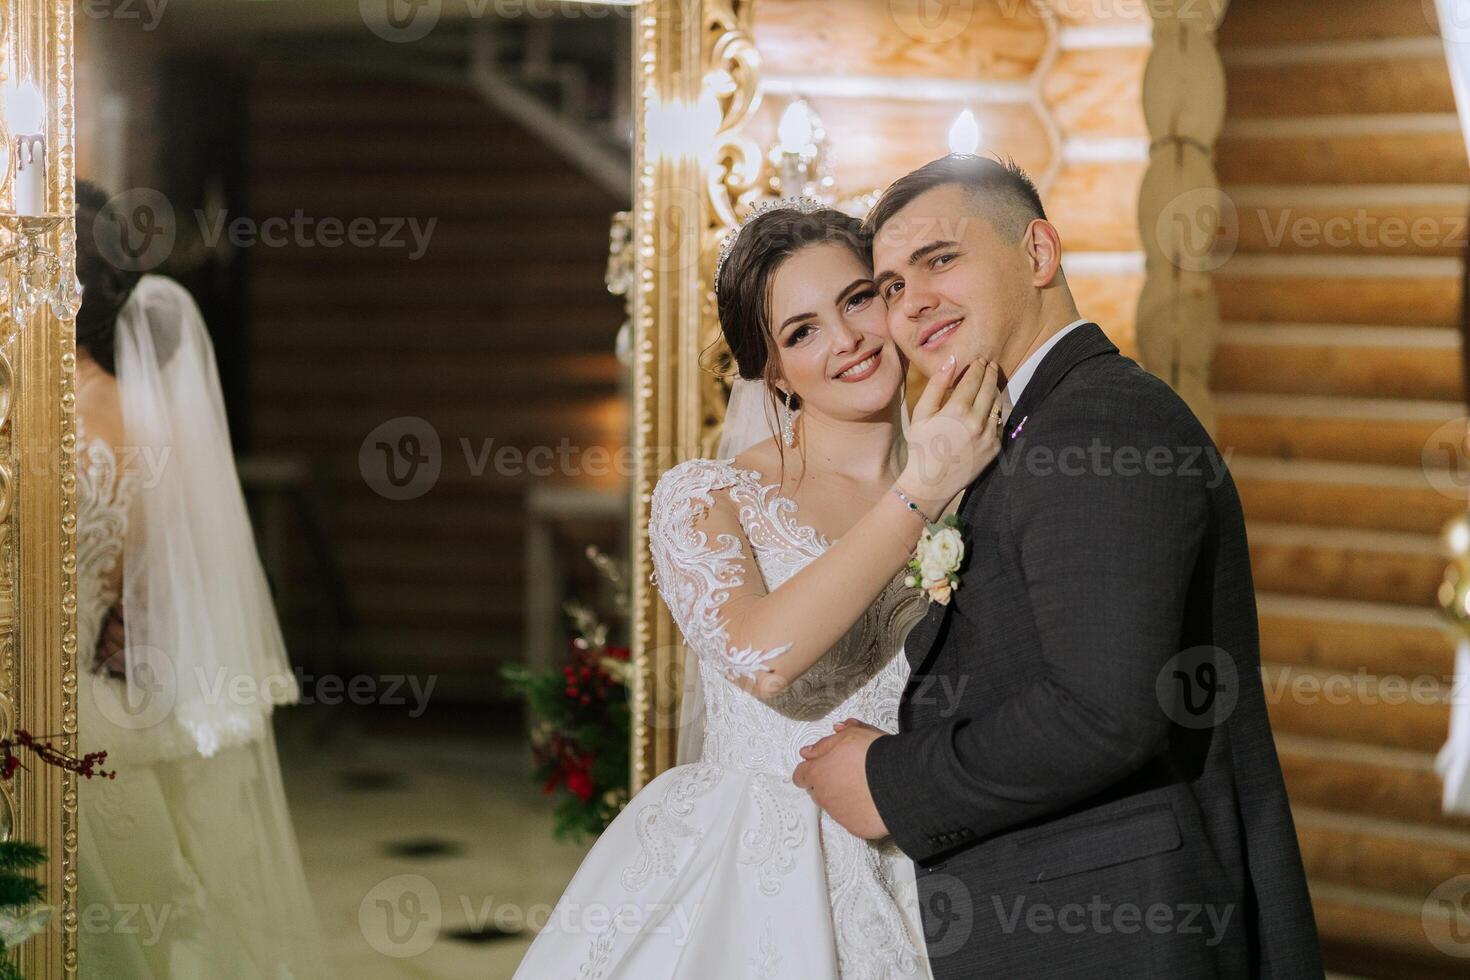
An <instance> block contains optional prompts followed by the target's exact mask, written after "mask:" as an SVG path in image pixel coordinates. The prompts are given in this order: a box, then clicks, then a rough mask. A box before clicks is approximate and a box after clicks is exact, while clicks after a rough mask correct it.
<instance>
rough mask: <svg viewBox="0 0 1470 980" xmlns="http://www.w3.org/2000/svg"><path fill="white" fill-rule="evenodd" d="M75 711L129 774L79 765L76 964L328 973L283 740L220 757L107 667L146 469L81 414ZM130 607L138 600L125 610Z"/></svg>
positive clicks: (82, 740) (188, 971) (143, 973)
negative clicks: (100, 662) (289, 817)
mask: <svg viewBox="0 0 1470 980" xmlns="http://www.w3.org/2000/svg"><path fill="white" fill-rule="evenodd" d="M77 428H78V442H77V446H78V451H77V714H78V743H79V746H80V749H81V751H82V752H93V751H98V750H104V749H105V750H106V751H107V753H108V755H107V760H106V762H105V763H104V768H106V769H110V770H116V772H117V778H116V779H95V778H94V779H80V778H79V779H78V780H77V783H78V796H79V806H78V811H79V818H80V839H79V841H78V857H79V876H78V877H79V880H78V893H79V894H78V899H79V902H78V904H79V916H80V919H79V924H78V932H79V955H80V966H79V975H80V976H81V977H83V978H97V980H145V978H159V980H163V978H177V980H194V978H206V977H208V978H215V977H218V978H225V977H230V978H240V980H246V978H248V980H290V978H296V980H316V978H319V977H326V976H329V970H328V967H327V966H326V963H325V961H324V959H323V958H322V951H321V936H320V934H319V933H318V932H317V930H316V927H315V918H314V914H313V912H312V907H311V903H310V898H309V896H308V893H307V890H306V882H305V879H304V877H303V875H302V872H301V861H300V857H299V855H298V853H297V850H296V842H295V839H294V836H293V834H292V832H291V828H290V826H289V823H287V824H285V826H282V823H281V820H280V819H279V818H278V817H277V816H276V815H278V814H284V813H285V803H284V791H283V789H282V786H281V777H280V769H279V766H278V763H277V760H276V750H275V741H274V739H273V738H272V737H271V734H270V731H269V727H268V726H267V728H266V732H265V735H264V737H263V738H260V739H256V740H254V741H251V742H247V743H245V744H237V745H231V746H228V747H224V748H221V749H220V750H219V751H218V752H216V753H215V754H214V755H212V756H211V757H209V758H204V757H202V756H201V755H199V754H198V752H197V751H195V746H194V743H193V741H192V739H190V738H189V736H188V733H187V732H185V730H184V729H183V728H181V727H180V726H178V725H175V724H172V723H170V722H169V721H167V720H166V719H164V718H160V717H154V716H153V715H152V714H151V706H150V705H148V704H147V703H146V702H130V701H129V699H128V698H127V697H126V695H125V694H124V693H123V692H124V690H125V685H124V683H123V681H122V680H120V679H118V678H115V677H110V676H108V675H106V674H99V673H94V672H93V671H92V670H91V669H90V668H91V664H92V651H93V650H94V649H95V648H96V645H97V639H98V635H99V632H100V630H101V628H102V624H103V621H104V619H105V618H106V616H107V614H108V611H109V610H110V609H111V607H112V606H113V604H114V603H116V602H117V600H118V598H119V596H120V594H121V570H120V568H119V567H118V565H119V562H120V560H121V558H122V555H123V550H124V542H125V540H126V537H127V532H128V525H129V519H130V512H132V511H134V503H135V498H136V496H137V494H138V492H139V489H140V488H139V474H138V473H136V472H130V471H129V469H130V468H129V467H126V466H124V467H119V465H118V458H117V454H116V453H115V452H114V450H113V448H112V447H111V446H109V445H108V444H107V443H106V442H104V441H103V440H101V439H95V438H88V436H87V434H86V431H85V429H84V427H83V425H82V421H81V419H80V417H79V418H78V422H77ZM124 615H125V616H126V610H124Z"/></svg>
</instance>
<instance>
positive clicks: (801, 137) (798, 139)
mask: <svg viewBox="0 0 1470 980" xmlns="http://www.w3.org/2000/svg"><path fill="white" fill-rule="evenodd" d="M812 130H813V126H812V107H811V106H809V105H807V104H806V101H805V100H804V99H797V100H796V101H795V102H793V103H791V104H790V105H789V106H787V107H786V111H785V112H783V113H781V122H780V123H779V124H778V125H777V126H776V141H777V142H778V143H779V144H780V146H781V152H782V153H790V154H792V155H794V156H800V155H802V154H803V153H809V152H810V150H809V149H808V147H810V146H811V142H812Z"/></svg>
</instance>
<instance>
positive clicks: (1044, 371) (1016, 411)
mask: <svg viewBox="0 0 1470 980" xmlns="http://www.w3.org/2000/svg"><path fill="white" fill-rule="evenodd" d="M1116 353H1118V348H1117V347H1115V346H1114V345H1113V342H1112V341H1111V340H1108V335H1107V334H1105V333H1103V331H1102V328H1101V327H1099V326H1098V325H1097V324H1095V323H1084V324H1082V326H1080V327H1078V328H1077V329H1076V330H1073V331H1072V332H1071V333H1069V334H1067V336H1065V337H1063V338H1062V339H1061V340H1059V341H1057V345H1056V346H1055V347H1053V348H1052V349H1051V350H1049V351H1047V354H1046V357H1044V358H1042V359H1041V363H1040V364H1038V365H1037V366H1036V373H1035V374H1033V375H1032V376H1031V380H1030V382H1028V383H1027V385H1026V390H1025V391H1023V392H1021V400H1020V401H1018V402H1017V403H1016V405H1015V407H1014V408H1013V409H1011V417H1010V418H1009V419H1008V420H1007V422H1006V434H1005V437H1004V438H1003V439H1002V440H1001V444H1000V449H1001V452H1002V453H1005V452H1008V451H1009V450H1010V448H1011V446H1012V444H1013V443H1015V442H1016V441H1017V440H1018V439H1019V438H1020V436H1021V434H1022V433H1023V432H1024V431H1025V428H1026V420H1027V419H1028V418H1030V417H1031V413H1033V412H1035V411H1036V410H1037V409H1038V408H1039V407H1040V405H1041V402H1042V400H1043V399H1045V398H1046V396H1047V395H1049V394H1051V392H1052V389H1054V388H1056V386H1057V385H1058V384H1059V383H1061V380H1062V379H1063V378H1065V377H1066V376H1067V373H1068V372H1069V371H1071V370H1072V368H1074V367H1076V366H1077V365H1078V364H1080V363H1082V362H1083V361H1085V360H1087V359H1088V358H1090V357H1096V356H1098V355H1099V354H1116ZM984 478H985V474H984V473H982V474H981V475H980V476H979V477H977V478H976V483H978V482H979V481H980V480H982V479H984ZM974 489H975V483H972V484H970V486H969V487H968V488H966V490H965V496H964V499H963V502H962V503H961V505H960V509H959V518H960V530H961V532H962V533H965V536H966V539H967V543H968V538H969V534H968V531H969V528H970V527H971V521H970V519H969V514H970V511H971V509H972V508H973V507H974V506H975V501H977V500H979V499H980V497H981V496H983V495H982V494H975V493H971V491H972V490H974ZM962 585H963V583H962ZM951 605H953V603H952V602H951ZM949 611H950V606H942V605H940V604H939V603H937V602H931V603H930V604H929V611H928V612H927V613H926V614H925V616H924V618H923V619H921V620H919V622H918V623H917V624H916V625H915V626H914V628H913V629H912V630H910V631H909V635H908V639H907V640H905V641H904V653H905V654H906V655H907V656H908V661H909V667H910V668H911V671H912V676H917V675H919V674H920V673H922V672H923V670H924V669H925V667H927V666H928V663H929V658H930V657H931V656H932V655H933V653H934V645H935V641H936V640H938V639H939V634H940V633H942V632H943V630H944V623H945V620H946V618H947V617H948V616H949Z"/></svg>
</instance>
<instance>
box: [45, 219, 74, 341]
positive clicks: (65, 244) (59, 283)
mask: <svg viewBox="0 0 1470 980" xmlns="http://www.w3.org/2000/svg"><path fill="white" fill-rule="evenodd" d="M57 237H58V239H59V248H58V249H57V252H58V254H57V256H56V269H55V272H54V273H53V275H52V279H53V280H54V282H53V283H52V285H51V290H50V295H49V296H48V297H47V302H48V303H49V304H50V306H51V315H52V316H54V317H56V318H57V319H58V320H70V319H72V318H73V317H75V316H76V315H77V310H79V309H81V307H82V281H81V280H80V279H78V278H77V275H76V273H75V272H73V273H72V274H71V275H64V274H62V270H63V269H75V268H76V264H77V262H76V257H77V233H76V231H74V230H73V229H72V228H71V227H70V226H64V227H63V228H62V229H61V234H60V235H58V236H57Z"/></svg>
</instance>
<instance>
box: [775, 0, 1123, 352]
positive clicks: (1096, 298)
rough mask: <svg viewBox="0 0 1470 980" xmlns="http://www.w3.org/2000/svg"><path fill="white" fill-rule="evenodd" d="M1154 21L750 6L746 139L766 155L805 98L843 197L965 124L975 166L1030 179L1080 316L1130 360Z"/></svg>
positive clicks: (847, 3)
mask: <svg viewBox="0 0 1470 980" xmlns="http://www.w3.org/2000/svg"><path fill="white" fill-rule="evenodd" d="M1148 6H1149V5H1147V4H1138V3H1129V2H1127V0H1117V2H1116V3H1115V4H1113V5H1111V6H1109V5H1108V4H1103V5H1101V6H1100V5H1098V4H1059V5H1057V6H1056V9H1055V10H1050V11H1048V10H1043V9H1042V5H1039V4H1030V3H1016V2H1008V0H981V2H976V3H974V4H955V5H950V6H948V7H946V8H945V9H944V10H943V11H942V12H941V13H940V14H935V13H934V12H933V11H930V10H928V9H927V8H926V7H923V5H921V4H919V3H917V2H908V0H895V2H889V0H843V2H841V3H838V2H835V0H829V2H812V0H759V2H757V3H756V4H755V8H754V14H753V18H752V33H753V35H754V38H755V43H756V48H757V50H758V51H759V53H760V57H761V86H762V92H763V96H764V98H763V103H762V106H761V109H760V110H759V111H758V112H757V113H756V115H755V117H754V118H753V119H752V120H751V121H750V123H749V124H748V125H747V127H746V132H747V134H748V135H749V136H751V137H752V138H753V139H754V140H755V142H756V143H757V144H758V145H760V146H769V145H771V144H772V143H773V141H774V139H775V131H776V123H777V121H778V120H779V118H780V115H781V112H782V111H783V110H784V109H785V107H786V106H787V105H788V104H789V102H790V101H791V100H792V99H793V98H797V97H803V98H806V99H807V101H808V102H810V104H811V105H812V107H813V108H814V109H815V110H816V111H817V113H818V115H819V116H820V117H821V119H822V122H823V123H824V126H825V128H826V131H827V134H828V138H829V139H830V141H831V144H832V147H833V150H832V153H833V172H834V177H835V179H836V183H837V191H838V194H839V196H848V195H855V194H859V193H863V192H867V191H871V190H875V189H881V188H882V187H884V186H886V185H887V184H888V183H890V182H891V181H893V180H894V179H896V178H898V177H900V176H902V175H903V174H904V173H906V172H908V171H909V170H912V169H914V168H915V167H918V166H920V165H922V164H924V163H927V162H928V161H930V160H932V159H934V158H935V157H939V156H942V155H944V154H945V153H947V152H949V143H948V133H949V128H950V125H951V124H952V123H953V121H954V120H955V118H956V117H957V116H958V115H959V113H961V112H962V111H964V110H965V109H969V110H971V111H973V112H974V114H975V117H976V121H977V122H978V123H979V125H980V128H981V132H982V141H981V145H980V148H979V152H980V153H982V154H988V153H994V154H999V155H1004V156H1010V157H1013V158H1014V159H1015V160H1016V161H1017V162H1018V163H1020V164H1021V166H1023V167H1024V168H1026V170H1027V171H1029V172H1030V173H1031V175H1032V176H1033V177H1034V178H1036V179H1037V181H1038V184H1039V185H1040V187H1041V191H1042V197H1043V200H1044V202H1045V203H1046V205H1047V210H1048V214H1049V216H1050V217H1051V218H1052V220H1053V221H1054V222H1055V223H1056V224H1057V226H1058V228H1059V230H1060V231H1061V235H1062V241H1063V245H1064V247H1065V248H1066V256H1065V259H1064V268H1065V269H1066V270H1067V278H1068V281H1069V282H1070V283H1071V285H1072V289H1073V292H1074V293H1076V295H1077V299H1078V302H1079V304H1080V306H1081V308H1082V310H1083V312H1084V313H1085V314H1087V315H1088V316H1090V317H1092V318H1094V319H1096V320H1097V321H1098V322H1099V323H1100V324H1101V325H1102V326H1103V328H1104V329H1105V330H1106V331H1107V332H1108V333H1109V335H1110V336H1112V337H1113V339H1114V340H1115V341H1116V342H1117V343H1118V345H1119V346H1120V347H1121V348H1122V349H1123V350H1124V351H1125V352H1127V353H1130V354H1134V353H1136V352H1137V351H1138V345H1137V343H1136V340H1135V330H1134V320H1135V311H1136V308H1137V304H1138V299H1139V295H1140V293H1141V291H1142V289H1143V273H1144V261H1143V249H1142V244H1141V240H1140V236H1139V232H1138V218H1137V210H1138V189H1139V186H1140V184H1141V182H1142V178H1143V172H1144V170H1145V168H1146V167H1147V165H1148V130H1147V127H1146V125H1145V121H1144V115H1143V111H1142V106H1141V97H1140V92H1141V89H1142V84H1143V74H1144V67H1145V65H1146V63H1147V61H1148V57H1149V52H1150V49H1151V43H1152V41H1151V30H1152V27H1151V23H1150V21H1149V19H1148V17H1147V9H1148ZM1113 7H1115V8H1116V9H1113Z"/></svg>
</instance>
